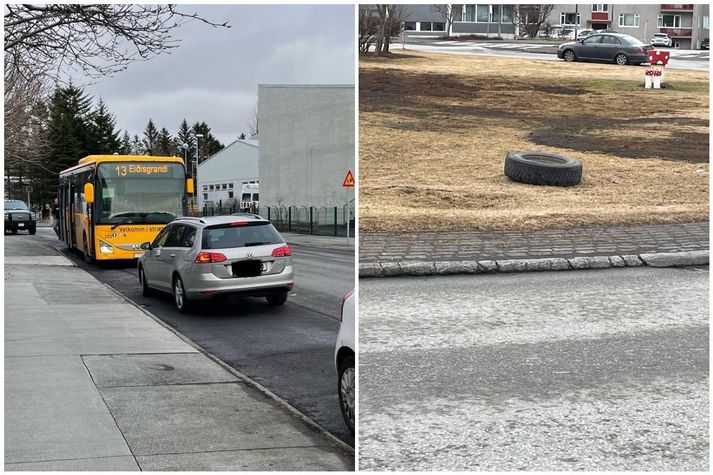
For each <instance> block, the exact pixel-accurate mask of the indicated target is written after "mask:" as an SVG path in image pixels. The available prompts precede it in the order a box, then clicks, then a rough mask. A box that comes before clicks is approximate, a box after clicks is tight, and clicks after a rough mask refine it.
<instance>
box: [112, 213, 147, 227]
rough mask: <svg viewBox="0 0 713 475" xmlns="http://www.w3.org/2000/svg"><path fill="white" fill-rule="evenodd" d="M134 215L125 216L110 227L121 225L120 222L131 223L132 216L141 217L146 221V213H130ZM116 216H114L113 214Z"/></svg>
mask: <svg viewBox="0 0 713 475" xmlns="http://www.w3.org/2000/svg"><path fill="white" fill-rule="evenodd" d="M132 214H133V215H134V216H127V217H126V218H124V219H122V220H121V221H119V222H118V223H116V224H115V225H114V226H112V227H111V229H116V227H117V226H121V225H122V224H129V223H131V222H132V221H133V220H134V218H143V220H144V221H146V215H147V214H148V213H132ZM114 217H116V216H114Z"/></svg>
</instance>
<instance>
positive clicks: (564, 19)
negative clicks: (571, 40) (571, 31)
mask: <svg viewBox="0 0 713 475" xmlns="http://www.w3.org/2000/svg"><path fill="white" fill-rule="evenodd" d="M575 18H576V20H577V25H579V21H580V19H581V17H580V15H579V13H574V12H562V13H560V25H574V24H575V23H574V22H575Z"/></svg>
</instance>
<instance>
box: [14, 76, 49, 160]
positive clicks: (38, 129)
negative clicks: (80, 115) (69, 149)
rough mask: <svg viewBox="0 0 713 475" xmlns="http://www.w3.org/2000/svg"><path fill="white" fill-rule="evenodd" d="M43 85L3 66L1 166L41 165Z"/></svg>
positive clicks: (44, 113)
mask: <svg viewBox="0 0 713 475" xmlns="http://www.w3.org/2000/svg"><path fill="white" fill-rule="evenodd" d="M46 98H47V87H46V85H45V84H44V83H43V82H42V81H40V80H38V79H34V80H31V81H27V80H25V78H22V77H21V76H19V75H18V74H17V72H16V71H13V70H7V69H6V70H5V110H4V116H5V140H4V153H5V167H6V169H9V168H11V167H18V166H22V165H25V166H27V165H36V166H39V167H41V168H42V167H43V166H42V159H43V158H44V156H45V155H44V152H45V151H46V149H47V146H48V142H47V137H46V134H45V132H46V126H47V115H48V111H47V102H46Z"/></svg>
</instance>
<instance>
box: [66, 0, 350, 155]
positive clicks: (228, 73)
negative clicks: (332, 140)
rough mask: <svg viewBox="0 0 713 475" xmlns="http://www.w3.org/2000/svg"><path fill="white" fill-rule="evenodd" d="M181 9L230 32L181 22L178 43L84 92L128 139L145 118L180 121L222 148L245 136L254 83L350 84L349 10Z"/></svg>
mask: <svg viewBox="0 0 713 475" xmlns="http://www.w3.org/2000/svg"><path fill="white" fill-rule="evenodd" d="M181 11H183V12H187V13H192V12H197V13H199V14H200V15H201V16H203V17H205V18H208V19H210V20H212V21H215V22H218V23H222V22H223V21H228V22H229V23H230V25H231V26H232V27H231V28H229V29H226V28H218V29H216V28H213V27H211V26H208V25H205V24H203V23H201V22H198V21H192V22H189V23H187V24H185V25H184V26H182V27H181V28H180V29H178V30H176V34H175V37H176V38H180V39H181V45H180V46H179V47H178V48H176V49H174V50H173V51H172V52H171V54H162V55H159V56H156V57H154V58H152V59H150V60H149V61H144V62H137V63H132V64H130V65H129V68H128V69H127V70H126V71H123V72H120V73H118V74H116V75H115V76H114V77H112V78H106V79H101V80H99V81H98V82H97V83H95V84H93V85H90V86H87V87H86V90H87V92H88V93H90V94H91V95H93V96H95V98H98V97H102V98H103V99H104V101H105V102H106V103H107V105H108V107H109V109H110V110H111V111H112V112H113V113H114V114H115V115H116V122H117V124H116V125H117V127H118V128H120V129H122V130H128V131H129V133H130V134H131V135H132V136H133V135H134V134H138V135H141V134H142V132H143V130H144V128H145V126H146V123H147V122H148V120H149V118H152V119H153V121H154V123H155V124H156V126H157V127H158V128H159V129H160V128H161V127H166V128H167V129H168V130H169V132H170V133H171V135H175V134H176V131H177V130H178V126H179V125H180V123H181V120H183V118H184V117H185V118H186V120H188V123H189V125H192V124H193V123H194V122H196V121H205V122H206V123H207V124H208V125H209V126H210V127H211V129H212V133H213V135H214V136H216V138H218V140H220V141H221V142H222V143H223V144H224V145H227V144H228V143H230V142H232V141H233V140H235V139H237V138H238V136H239V135H240V133H241V132H246V133H247V130H248V126H247V123H248V120H249V118H250V116H251V114H252V111H253V109H254V107H255V105H256V104H257V85H258V84H354V60H355V57H354V56H355V54H356V47H355V44H354V42H355V37H356V34H355V31H354V6H353V5H276V6H255V5H216V6H203V5H196V6H194V5H182V6H181ZM75 82H76V83H79V84H81V83H82V80H81V79H80V78H76V79H75Z"/></svg>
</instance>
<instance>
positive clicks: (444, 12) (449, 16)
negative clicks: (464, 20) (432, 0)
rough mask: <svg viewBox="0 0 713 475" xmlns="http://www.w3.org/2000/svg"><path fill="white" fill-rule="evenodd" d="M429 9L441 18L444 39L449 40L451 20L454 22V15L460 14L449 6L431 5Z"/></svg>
mask: <svg viewBox="0 0 713 475" xmlns="http://www.w3.org/2000/svg"><path fill="white" fill-rule="evenodd" d="M431 8H433V9H434V10H435V11H436V12H437V13H439V14H440V15H441V16H442V17H443V21H444V22H445V24H446V34H445V37H446V38H450V36H451V26H452V25H453V20H455V14H456V12H460V10H458V9H455V8H453V6H452V5H451V4H439V5H431Z"/></svg>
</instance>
